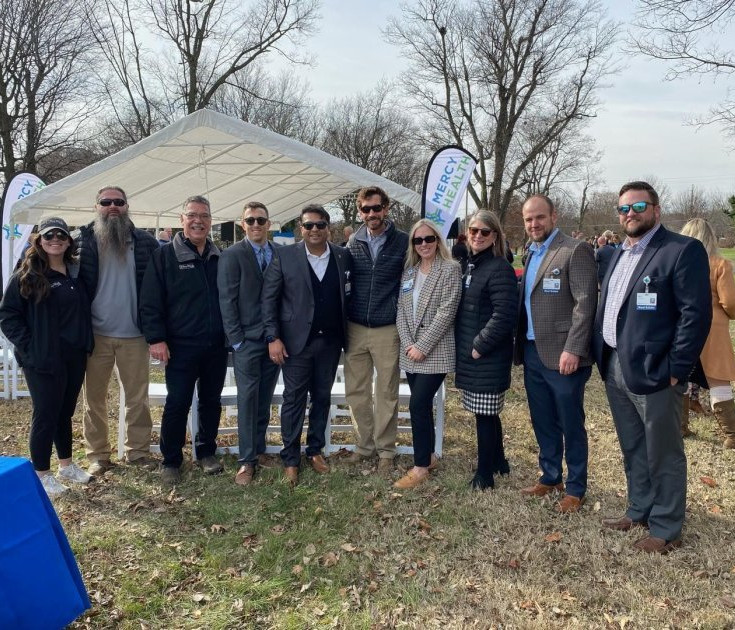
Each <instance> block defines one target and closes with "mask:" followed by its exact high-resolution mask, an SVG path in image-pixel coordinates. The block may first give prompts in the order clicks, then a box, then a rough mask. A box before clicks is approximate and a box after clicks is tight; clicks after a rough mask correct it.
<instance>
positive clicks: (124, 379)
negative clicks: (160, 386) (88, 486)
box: [83, 335, 152, 462]
mask: <svg viewBox="0 0 735 630" xmlns="http://www.w3.org/2000/svg"><path fill="white" fill-rule="evenodd" d="M115 366H117V375H118V380H119V382H120V387H121V388H122V390H123V391H124V392H125V455H126V457H127V459H128V461H134V460H136V459H140V458H141V457H144V456H147V455H148V453H149V450H150V445H151V427H152V422H151V412H150V408H149V407H148V380H149V368H148V344H147V343H146V342H145V339H144V338H143V337H133V338H131V339H125V338H118V337H104V336H102V335H95V336H94V352H93V353H92V354H91V355H90V357H89V358H88V359H87V372H86V374H85V376H84V389H83V392H84V442H85V448H86V452H87V459H89V460H90V461H92V462H95V461H98V460H109V459H110V453H111V449H110V440H109V426H108V425H109V420H108V417H107V390H108V388H109V385H110V377H111V376H112V368H113V367H115Z"/></svg>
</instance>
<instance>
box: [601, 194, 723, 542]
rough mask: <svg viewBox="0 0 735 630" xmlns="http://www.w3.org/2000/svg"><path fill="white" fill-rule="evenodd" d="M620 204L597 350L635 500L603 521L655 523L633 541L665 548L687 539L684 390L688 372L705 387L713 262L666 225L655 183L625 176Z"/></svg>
mask: <svg viewBox="0 0 735 630" xmlns="http://www.w3.org/2000/svg"><path fill="white" fill-rule="evenodd" d="M617 212H618V217H619V220H620V225H621V226H622V228H623V232H625V234H626V235H627V238H626V239H625V242H624V243H623V245H622V247H620V248H618V249H616V250H615V252H614V254H613V257H612V259H611V260H610V268H609V270H608V272H607V275H606V276H605V278H604V279H603V282H602V288H601V292H600V303H599V305H598V308H597V317H596V319H595V328H594V336H593V350H594V356H595V361H596V362H597V366H598V368H599V369H600V375H601V376H602V379H603V381H604V382H605V390H606V392H607V398H608V401H609V402H610V410H611V412H612V417H613V421H614V422H615V429H616V431H617V434H618V440H619V442H620V448H621V450H622V452H623V460H624V469H625V476H626V479H627V482H628V508H627V510H626V512H625V514H624V515H623V516H621V517H617V518H606V519H603V521H602V524H603V526H605V527H608V528H610V529H614V530H619V531H628V530H630V529H633V528H634V527H637V526H640V527H647V528H648V535H646V536H643V537H642V538H641V539H639V540H638V541H637V542H635V543H634V545H633V547H634V548H635V549H637V550H639V551H643V552H647V553H660V554H665V553H668V552H669V551H671V550H672V549H674V548H676V547H678V546H680V545H681V538H680V536H681V530H682V527H683V524H684V512H685V508H686V477H687V464H686V455H685V453H684V443H683V441H682V438H681V432H680V425H681V415H682V411H683V396H684V393H685V391H686V385H687V381H692V382H695V381H699V382H701V384H704V385H705V386H706V381H704V380H703V379H702V380H700V379H701V377H703V375H702V374H701V365H699V355H700V353H701V351H702V348H703V347H704V343H705V341H706V339H707V335H708V333H709V329H710V324H711V321H712V303H711V296H710V284H709V261H708V258H707V252H706V251H705V249H704V246H703V245H702V244H701V243H700V242H699V241H697V240H695V239H692V238H688V237H686V236H681V235H679V234H677V233H675V232H669V231H668V230H667V229H666V228H665V227H664V226H663V225H661V222H660V220H661V207H660V206H659V198H658V194H657V193H656V191H655V190H654V189H653V187H652V186H651V185H650V184H648V183H647V182H641V181H638V182H630V183H628V184H625V185H624V186H623V187H622V188H621V189H620V194H619V199H618V207H617ZM695 368H699V369H695Z"/></svg>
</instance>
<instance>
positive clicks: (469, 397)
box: [459, 389, 505, 416]
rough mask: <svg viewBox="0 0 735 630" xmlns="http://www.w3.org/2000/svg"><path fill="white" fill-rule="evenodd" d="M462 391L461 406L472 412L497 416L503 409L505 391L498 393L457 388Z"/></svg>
mask: <svg viewBox="0 0 735 630" xmlns="http://www.w3.org/2000/svg"><path fill="white" fill-rule="evenodd" d="M459 391H460V392H461V393H462V406H463V407H464V408H465V409H466V410H467V411H471V412H472V413H479V414H480V415H483V416H497V415H499V414H500V412H501V411H503V405H504V404H505V392H500V393H499V394H488V393H481V392H468V391H465V390H464V389H460V390H459Z"/></svg>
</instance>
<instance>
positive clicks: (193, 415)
mask: <svg viewBox="0 0 735 630" xmlns="http://www.w3.org/2000/svg"><path fill="white" fill-rule="evenodd" d="M283 388H284V385H283V379H282V377H281V376H279V379H278V383H277V384H276V389H275V392H274V394H273V399H272V401H271V404H272V405H274V406H276V407H277V414H276V415H277V417H278V418H280V412H281V405H282V404H283ZM166 393H167V391H166V385H165V383H151V384H150V385H149V387H148V399H149V404H150V405H151V407H158V406H163V405H164V404H165V402H166ZM410 396H411V390H410V388H409V386H408V383H407V382H406V380H405V374H404V373H403V372H402V373H401V381H400V384H399V390H398V398H399V405H400V406H401V407H407V406H408V402H409V399H410ZM445 396H446V390H445V386H444V384H443V383H442V386H441V387H440V388H439V391H438V392H437V393H436V396H435V397H434V421H435V425H436V443H435V446H434V452H435V453H436V454H437V455H438V456H440V457H441V455H442V446H443V442H444V405H445ZM221 401H222V405H223V407H224V410H225V413H224V417H225V418H226V419H227V418H231V417H233V416H234V417H235V418H236V417H237V387H236V385H235V382H234V375H233V372H232V368H228V373H227V378H226V380H225V386H224V387H223V389H222V397H221ZM331 403H332V404H331V408H330V414H329V418H328V420H327V428H326V432H325V441H326V446H325V449H324V450H325V454H327V455H329V454H331V453H335V452H337V451H339V450H341V449H346V450H354V448H355V445H354V444H352V443H347V442H342V443H337V442H334V441H333V440H332V434H333V433H340V434H344V433H348V434H351V433H352V430H353V427H352V422H351V417H350V411H349V408H346V407H347V399H346V396H345V383H344V369H343V367H342V366H341V365H340V366H339V368H338V369H337V376H336V378H335V381H334V384H333V385H332V400H331ZM197 404H198V400H197V394H196V390H195V391H194V398H193V399H192V405H191V411H190V413H189V420H188V426H189V434H190V436H191V437H192V442H193V436H195V435H196V434H197V430H198V427H199V418H198V412H197ZM306 424H308V411H307V419H306ZM160 429H161V427H160V424H158V425H154V427H153V430H154V432H160ZM280 431H281V427H280V424H278V423H274V422H273V421H271V424H269V425H268V433H277V434H278V435H280ZM398 432H399V433H410V432H411V421H410V415H409V413H408V411H399V412H398ZM218 435H221V436H225V435H237V426H236V424H235V426H229V423H227V422H224V423H222V424H221V425H220V429H219V433H218ZM124 442H125V393H124V391H123V388H122V387H121V388H120V409H119V417H118V457H119V458H122V456H123V454H124ZM302 448H304V447H302ZM280 450H281V447H280V446H278V445H276V444H267V445H266V453H271V454H276V453H280ZM396 451H397V452H398V453H401V454H408V455H412V454H413V446H405V445H398V446H397V447H396ZM151 452H155V453H157V452H160V449H159V447H158V444H151ZM217 452H218V453H219V454H230V455H237V454H238V453H239V450H238V447H237V444H235V445H228V446H220V447H219V448H218V449H217ZM192 457H194V458H196V454H195V453H194V449H193V448H192Z"/></svg>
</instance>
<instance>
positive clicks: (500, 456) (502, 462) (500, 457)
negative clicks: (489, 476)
mask: <svg viewBox="0 0 735 630" xmlns="http://www.w3.org/2000/svg"><path fill="white" fill-rule="evenodd" d="M490 418H491V419H492V420H493V424H494V425H495V457H494V458H493V459H494V460H495V468H494V470H493V472H494V473H500V474H501V475H509V474H510V464H509V463H508V460H507V459H506V458H505V448H504V447H503V424H502V422H500V416H490Z"/></svg>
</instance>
